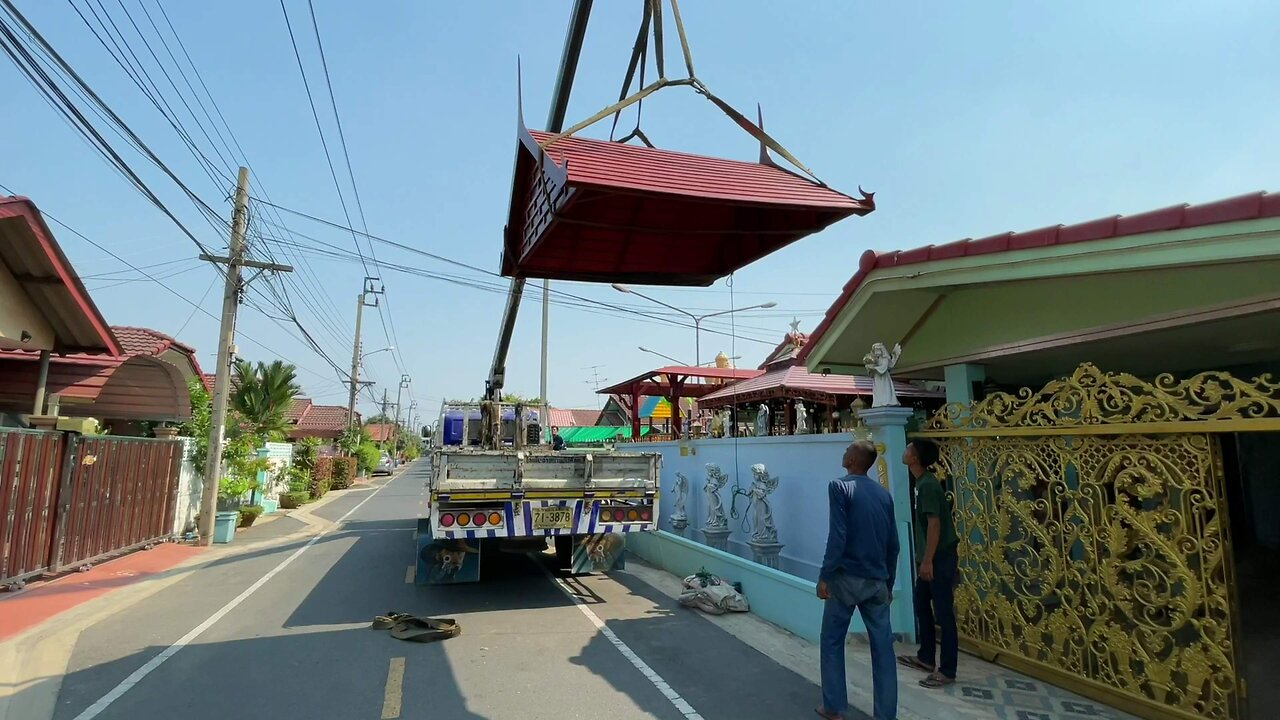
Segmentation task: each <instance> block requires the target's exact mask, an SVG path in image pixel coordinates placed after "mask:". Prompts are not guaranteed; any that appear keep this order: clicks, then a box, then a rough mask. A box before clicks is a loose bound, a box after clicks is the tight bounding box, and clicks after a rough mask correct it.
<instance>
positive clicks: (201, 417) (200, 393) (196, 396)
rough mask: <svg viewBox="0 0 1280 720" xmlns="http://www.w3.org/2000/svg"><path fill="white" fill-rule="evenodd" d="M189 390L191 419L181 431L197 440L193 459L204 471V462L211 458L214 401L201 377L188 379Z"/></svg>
mask: <svg viewBox="0 0 1280 720" xmlns="http://www.w3.org/2000/svg"><path fill="white" fill-rule="evenodd" d="M187 392H188V393H190V395H191V419H190V420H188V421H186V422H184V423H182V428H181V430H179V433H180V434H182V435H184V436H186V437H189V438H191V439H192V440H193V441H195V449H194V450H193V452H192V459H193V460H194V462H195V465H196V467H197V468H199V469H200V471H201V472H204V464H205V462H206V461H207V460H208V458H209V423H210V422H211V421H212V415H213V403H212V401H211V399H210V398H209V391H208V390H206V389H205V386H204V382H203V381H202V380H201V379H200V378H192V379H191V380H188V381H187Z"/></svg>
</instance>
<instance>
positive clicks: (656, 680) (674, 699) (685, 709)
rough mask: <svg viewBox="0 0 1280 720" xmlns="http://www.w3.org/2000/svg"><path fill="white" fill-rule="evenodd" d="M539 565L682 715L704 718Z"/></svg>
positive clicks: (580, 601) (697, 719)
mask: <svg viewBox="0 0 1280 720" xmlns="http://www.w3.org/2000/svg"><path fill="white" fill-rule="evenodd" d="M534 562H538V560H537V559H536V558H535V559H534ZM538 567H540V568H542V572H543V573H544V574H545V575H546V576H547V577H548V578H550V579H551V582H553V583H555V585H556V587H558V588H560V591H561V592H563V593H564V594H565V595H568V596H569V599H570V600H572V601H573V604H574V605H576V606H578V609H579V610H581V611H582V614H583V615H586V616H587V619H588V620H590V621H591V624H592V625H595V626H596V629H598V630H599V631H600V634H602V635H604V637H605V639H606V640H608V641H609V642H610V643H612V644H613V646H614V647H615V648H617V649H618V652H620V653H622V656H623V657H625V658H626V659H627V660H628V661H629V662H630V663H631V664H632V665H634V666H635V668H636V669H637V670H639V671H640V673H641V674H642V675H644V676H645V678H647V679H648V680H649V682H651V683H653V686H654V687H655V688H657V689H658V692H660V693H662V695H663V696H664V697H666V698H667V700H668V701H670V703H671V705H672V706H674V707H675V709H676V710H677V711H679V712H680V714H681V715H684V716H685V720H702V716H701V715H699V714H698V711H697V710H694V709H693V706H692V705H690V704H689V703H688V702H687V701H685V699H684V698H682V697H680V693H678V692H676V691H675V689H674V688H672V687H671V686H670V685H669V684H667V681H666V680H663V679H662V676H661V675H659V674H658V673H656V672H654V670H653V668H651V667H649V664H648V663H646V662H645V661H644V660H641V659H640V656H639V655H637V654H636V653H635V651H634V650H632V649H631V648H630V647H628V646H627V644H626V643H624V642H622V640H621V639H620V638H619V637H618V636H617V634H615V633H614V632H613V631H612V630H610V629H609V627H608V626H607V625H605V624H604V621H603V620H601V619H600V616H599V615H596V614H595V612H593V611H592V610H591V608H589V607H587V604H586V603H584V602H582V599H581V598H579V597H578V596H577V595H574V594H573V591H572V590H570V589H569V586H568V585H567V584H565V582H564V580H561V579H560V578H558V577H556V576H555V575H553V574H551V571H550V570H548V569H547V568H546V566H545V565H543V564H542V563H538Z"/></svg>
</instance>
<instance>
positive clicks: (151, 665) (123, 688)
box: [75, 480, 391, 720]
mask: <svg viewBox="0 0 1280 720" xmlns="http://www.w3.org/2000/svg"><path fill="white" fill-rule="evenodd" d="M390 484H391V480H388V481H387V482H385V483H383V484H382V485H379V486H378V488H377V489H376V490H374V491H373V492H371V493H369V495H368V496H367V497H366V498H365V499H363V500H361V501H360V502H359V503H356V506H355V507H353V508H351V509H350V510H348V511H347V512H346V514H345V515H343V516H342V517H340V518H338V522H336V523H334V524H333V525H331V526H330V527H329V528H328V529H326V530H323V531H321V532H320V533H319V534H317V535H316V536H315V537H313V538H311V540H309V541H308V542H307V544H306V545H303V546H302V547H300V548H298V549H297V550H294V551H293V553H292V554H291V555H289V557H287V558H285V559H284V560H282V561H281V562H280V564H279V565H276V566H275V567H273V568H271V570H269V571H267V574H266V575H263V576H262V577H260V578H258V580H257V582H255V583H254V584H252V585H250V586H249V587H247V588H245V590H244V592H242V593H240V594H239V595H237V596H235V597H234V598H232V600H231V601H230V602H228V603H227V604H226V605H223V606H222V607H221V608H219V609H218V611H217V612H215V613H214V614H212V615H210V616H209V617H208V618H207V619H206V620H205V621H204V622H202V623H200V624H199V625H197V626H195V628H193V629H192V630H191V631H190V632H188V633H187V634H186V635H183V636H182V637H180V638H178V641H177V642H175V643H174V644H172V645H170V646H169V647H167V648H165V649H164V650H161V651H160V654H159V655H156V656H155V657H153V658H151V659H150V660H148V661H147V664H145V665H143V666H142V667H140V668H138V669H137V670H134V671H133V672H132V673H131V674H130V675H129V677H127V678H125V679H124V680H122V681H120V684H119V685H116V686H115V687H113V688H111V691H110V692H108V693H107V694H106V695H103V696H102V697H101V698H99V699H98V701H97V702H95V703H94V704H92V705H90V706H89V707H87V708H85V709H84V712H82V713H80V714H79V715H77V716H76V717H75V720H93V718H96V717H98V715H99V714H101V713H102V711H103V710H106V709H107V708H108V707H110V706H111V703H113V702H115V701H116V700H119V699H120V697H121V696H122V695H124V694H125V693H127V692H129V690H130V689H131V688H133V686H134V685H137V684H138V683H139V682H141V681H142V679H143V678H145V677H146V676H148V675H150V674H151V672H152V671H153V670H155V669H156V668H158V667H160V666H161V665H163V664H164V662H165V661H166V660H168V659H169V658H171V657H173V656H174V655H176V654H178V651H179V650H181V649H182V648H184V647H186V646H187V645H188V644H190V643H191V641H192V640H195V639H196V638H198V637H200V636H201V635H202V634H204V631H206V630H208V629H209V628H211V627H213V626H214V625H215V624H217V622H218V621H219V620H221V619H222V618H224V617H226V615H227V613H229V612H231V611H232V610H235V609H236V607H237V606H238V605H240V603H242V602H244V601H245V600H248V599H249V596H250V595H253V594H254V593H255V592H257V591H258V589H259V588H261V587H262V586H263V585H266V584H267V582H268V581H269V580H271V578H273V577H275V576H276V574H277V573H279V572H280V571H281V570H284V569H285V568H286V567H288V566H289V563H291V562H293V561H294V560H296V559H298V556H299V555H301V554H302V553H304V552H306V551H307V550H308V549H309V548H310V547H311V546H312V545H315V544H316V543H317V542H319V541H320V538H322V537H324V536H325V535H328V534H329V532H330V531H332V530H333V529H334V528H336V527H338V526H340V525H342V523H343V522H345V521H346V519H347V518H349V517H351V515H352V513H354V512H355V511H357V510H359V509H360V508H361V507H362V506H364V504H365V503H367V502H369V501H370V500H372V499H373V496H374V495H377V494H378V493H379V492H381V491H382V488H384V487H386V486H388V485H390Z"/></svg>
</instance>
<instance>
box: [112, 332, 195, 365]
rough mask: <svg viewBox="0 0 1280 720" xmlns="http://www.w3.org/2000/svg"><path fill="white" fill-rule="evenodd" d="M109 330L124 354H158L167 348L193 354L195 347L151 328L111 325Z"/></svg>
mask: <svg viewBox="0 0 1280 720" xmlns="http://www.w3.org/2000/svg"><path fill="white" fill-rule="evenodd" d="M111 332H113V333H115V336H116V339H117V340H119V341H120V351H121V352H122V353H124V354H125V355H151V356H153V357H154V356H158V355H160V354H162V353H163V352H165V351H166V350H168V349H169V348H171V347H173V348H177V349H178V350H181V351H182V352H185V353H189V354H190V355H192V357H194V356H195V353H196V351H195V348H193V347H191V346H190V345H187V344H186V343H184V342H181V341H179V340H175V339H174V338H172V337H170V336H168V335H166V334H164V333H162V332H160V331H159V330H152V329H151V328H143V327H128V326H123V325H112V326H111Z"/></svg>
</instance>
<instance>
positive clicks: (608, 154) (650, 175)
mask: <svg viewBox="0 0 1280 720" xmlns="http://www.w3.org/2000/svg"><path fill="white" fill-rule="evenodd" d="M529 134H530V135H532V136H533V139H534V140H536V141H537V142H539V143H544V142H546V141H547V140H549V139H551V138H552V137H554V134H553V133H548V132H543V131H541V130H530V131H529ZM545 152H546V153H547V155H549V156H550V157H551V158H552V159H553V160H554V161H555V162H556V164H558V165H561V166H565V170H566V172H567V173H568V174H569V177H570V178H571V179H572V180H573V182H575V183H581V184H587V185H598V186H601V187H607V188H626V189H630V190H639V191H644V192H657V193H664V194H671V193H682V194H689V195H697V196H700V197H704V198H716V199H718V200H725V201H730V202H734V201H737V202H763V203H765V204H768V205H778V206H787V205H794V206H801V207H839V208H848V209H849V210H851V211H853V212H857V213H861V214H866V213H869V212H871V210H872V209H874V207H875V205H874V203H873V202H872V201H871V200H870V199H869V198H868V199H865V200H857V199H854V198H852V197H850V196H848V195H846V194H844V193H842V192H839V191H837V190H832V189H831V188H829V187H827V186H825V185H819V184H818V183H815V182H813V181H811V180H808V179H806V178H803V177H800V176H799V175H796V174H795V173H793V172H790V171H787V170H784V169H782V168H779V167H774V166H771V165H764V164H761V163H758V162H744V161H741V160H728V159H724V158H714V157H707V156H704V155H693V154H690V153H683V152H677V151H674V150H663V149H660V148H648V147H644V148H642V147H637V146H634V145H627V144H624V143H616V142H609V141H606V140H596V139H594V138H586V137H577V136H570V137H565V138H561V139H560V140H557V141H556V142H555V143H553V144H552V145H551V146H550V147H547V148H546V149H545Z"/></svg>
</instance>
